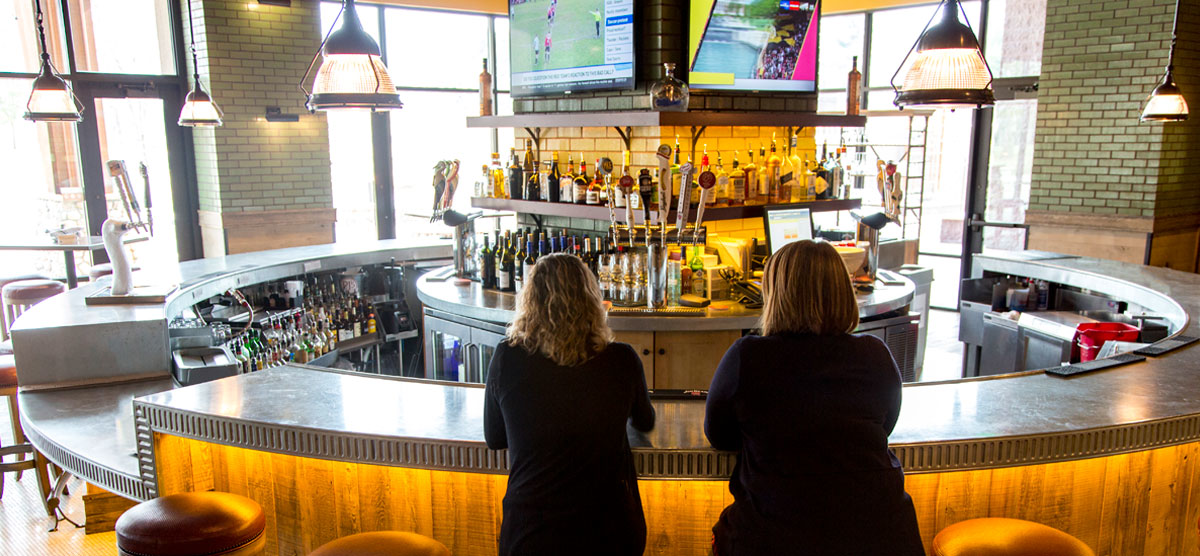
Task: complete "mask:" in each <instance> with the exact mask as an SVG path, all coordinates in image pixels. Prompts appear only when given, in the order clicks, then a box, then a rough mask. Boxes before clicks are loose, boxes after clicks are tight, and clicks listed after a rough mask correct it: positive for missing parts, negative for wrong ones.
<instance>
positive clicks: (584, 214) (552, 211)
mask: <svg viewBox="0 0 1200 556" xmlns="http://www.w3.org/2000/svg"><path fill="white" fill-rule="evenodd" d="M471 206H472V207H475V208H485V209H493V210H511V211H514V212H520V213H526V214H540V215H543V216H564V217H567V218H590V219H592V220H608V219H609V216H610V214H609V210H608V207H604V206H595V205H576V204H570V203H548V202H545V201H520V200H516V199H493V198H491V197H472V198H471ZM764 206H766V205H744V206H736V207H708V208H706V209H704V220H705V221H711V220H736V219H740V218H761V217H762V214H763V207H764ZM770 206H777V205H770ZM786 206H790V207H795V208H808V209H810V210H812V211H813V212H829V211H838V210H856V209H858V208H861V207H862V200H861V199H830V200H827V201H810V202H807V203H788V204H787V205H786ZM695 212H696V211H695V209H692V213H693V214H694V213H695ZM616 213H617V220H618V221H619V222H624V221H625V209H617V210H616ZM675 214H676V213H675V211H674V210H672V211H671V212H670V215H669V216H668V217H667V221H668V222H674V221H675ZM635 218H639V217H635ZM651 222H652V223H654V224H658V221H657V211H651Z"/></svg>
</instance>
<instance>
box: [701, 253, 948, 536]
mask: <svg viewBox="0 0 1200 556" xmlns="http://www.w3.org/2000/svg"><path fill="white" fill-rule="evenodd" d="M763 293H764V295H765V299H764V307H763V314H762V321H761V323H760V330H761V333H762V335H761V336H746V337H744V338H741V339H740V340H738V341H736V342H734V344H733V346H731V347H730V348H729V351H727V352H726V353H725V356H724V357H723V358H722V359H721V363H720V365H719V366H718V367H717V372H716V374H715V375H714V376H713V381H712V386H711V387H710V389H709V392H708V401H707V408H706V415H705V419H704V432H705V434H706V435H707V436H708V441H709V443H710V444H712V446H713V447H714V448H716V449H718V450H731V451H737V452H738V459H737V465H736V466H735V467H734V470H733V476H732V477H731V478H730V480H729V490H730V492H731V493H732V494H733V498H734V502H733V504H730V506H729V507H727V508H725V511H724V512H722V513H721V517H720V519H718V521H717V524H716V525H715V526H714V527H713V551H714V552H715V553H716V554H717V555H718V556H739V555H761V554H792V555H838V556H843V555H862V556H876V555H883V554H887V555H889V556H908V555H913V556H919V555H924V554H925V552H924V549H923V548H922V546H921V537H920V533H919V531H918V529H917V516H916V512H915V511H914V509H913V504H912V499H911V498H910V497H909V496H908V494H907V493H906V492H904V471H903V469H901V467H900V462H899V461H898V460H897V459H896V456H895V455H894V454H892V452H891V450H889V449H888V446H887V439H888V435H889V434H891V432H892V428H893V427H895V426H896V419H897V417H898V416H899V414H900V384H901V380H900V371H899V369H898V368H897V367H896V363H895V361H894V360H893V359H892V355H891V353H890V352H889V351H888V348H887V346H886V345H884V343H883V342H882V341H880V340H879V339H878V338H875V337H874V336H869V335H859V334H851V332H852V331H853V330H854V329H855V328H857V327H858V304H857V302H856V300H855V296H854V290H853V288H852V287H851V285H850V278H849V275H848V274H847V272H846V267H845V266H844V265H843V264H842V260H841V257H839V256H838V253H837V251H836V250H835V249H834V248H833V246H831V245H829V244H828V243H825V242H815V241H808V240H802V241H798V242H795V243H790V244H788V245H785V246H784V247H783V248H781V249H780V250H779V251H777V252H776V253H775V254H774V255H772V256H771V258H770V259H769V260H768V261H767V268H766V271H765V272H764V273H763Z"/></svg>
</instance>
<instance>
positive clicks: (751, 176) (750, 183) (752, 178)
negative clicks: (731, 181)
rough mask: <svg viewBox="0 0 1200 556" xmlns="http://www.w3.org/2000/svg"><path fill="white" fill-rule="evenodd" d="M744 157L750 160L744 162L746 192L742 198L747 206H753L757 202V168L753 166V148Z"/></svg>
mask: <svg viewBox="0 0 1200 556" xmlns="http://www.w3.org/2000/svg"><path fill="white" fill-rule="evenodd" d="M746 155H747V156H749V157H750V158H749V160H747V162H746V168H745V171H746V191H745V192H744V193H742V197H743V198H744V199H745V203H746V204H747V205H753V204H756V203H757V202H758V166H755V165H754V147H750V148H749V149H747V150H746Z"/></svg>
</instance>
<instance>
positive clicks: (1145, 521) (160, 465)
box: [154, 433, 1200, 556]
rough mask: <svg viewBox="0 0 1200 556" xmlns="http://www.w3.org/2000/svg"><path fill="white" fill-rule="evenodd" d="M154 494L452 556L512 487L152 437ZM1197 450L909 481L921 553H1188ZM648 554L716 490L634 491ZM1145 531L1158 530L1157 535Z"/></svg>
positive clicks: (474, 543) (704, 507)
mask: <svg viewBox="0 0 1200 556" xmlns="http://www.w3.org/2000/svg"><path fill="white" fill-rule="evenodd" d="M154 444H155V454H156V458H155V459H156V466H157V476H158V488H159V494H160V495H166V494H172V493H176V492H189V491H198V490H210V489H211V490H218V491H223V492H233V493H236V494H242V495H245V496H248V497H250V498H253V499H254V500H257V501H258V502H259V503H260V504H262V506H263V509H264V510H266V513H267V537H268V538H267V554H269V555H274V554H278V555H281V556H293V555H304V554H307V553H309V552H311V551H312V550H313V549H315V548H317V547H318V546H320V545H321V544H323V543H326V542H328V541H331V540H333V539H336V538H339V537H342V536H345V535H350V534H353V533H359V532H363V531H379V530H400V531H413V532H416V533H421V534H424V535H428V536H431V537H433V538H435V539H437V540H439V541H441V542H443V543H445V544H446V546H448V547H449V548H450V550H451V552H453V553H454V554H455V555H456V556H491V555H494V554H495V553H496V547H497V545H496V540H497V536H498V534H499V530H500V522H501V518H502V512H501V501H502V500H503V498H504V491H505V484H506V482H507V477H506V476H504V475H494V474H483V473H467V472H453V471H430V470H423V469H409V468H403V467H388V466H379V465H368V464H361V463H346V462H338V461H329V460H322V459H316V458H306V457H298V456H293V455H285V454H277V453H270V452H261V451H256V450H250V449H246V448H239V447H231V446H225V445H220V444H213V443H207V442H201V441H197V440H191V439H186V438H182V437H178V436H171V435H164V434H157V433H156V434H155V442H154ZM1198 457H1200V443H1190V444H1183V445H1178V446H1169V447H1165V448H1158V449H1153V450H1146V451H1140V452H1133V453H1128V454H1118V455H1112V456H1106V457H1098V458H1092V459H1085V460H1077V461H1067V462H1057V463H1048V464H1039V465H1028V466H1019V467H1005V468H999V469H984V470H973V471H955V472H947V473H927V474H915V475H909V476H908V477H907V479H906V488H907V490H908V492H909V494H910V495H911V496H912V498H913V503H914V504H915V506H916V509H917V518H918V522H919V523H920V527H921V538H922V540H923V541H924V543H925V546H926V549H928V547H929V544H930V542H931V541H932V539H933V536H934V535H935V534H936V533H937V532H938V531H940V530H941V529H943V528H945V527H946V526H948V525H951V524H953V523H956V522H959V521H962V520H966V519H972V518H977V517H1013V518H1019V519H1027V520H1031V521H1037V522H1039V523H1044V524H1046V525H1049V526H1052V527H1055V528H1058V529H1061V530H1063V531H1066V532H1068V533H1070V534H1072V535H1074V536H1076V537H1078V538H1080V539H1081V540H1083V542H1085V543H1087V545H1088V546H1090V547H1092V549H1094V550H1095V551H1096V554H1097V555H1099V556H1105V555H1121V556H1125V555H1135V554H1142V555H1147V556H1150V555H1155V556H1157V555H1162V556H1196V555H1197V554H1200V549H1198V542H1197V541H1198V537H1197V529H1196V522H1197V518H1198V517H1200V476H1197V469H1196V460H1197V458H1198ZM639 488H640V489H641V493H642V504H643V506H644V508H645V512H646V526H647V531H648V535H647V539H646V554H652V555H681V556H682V555H688V556H693V555H694V556H706V555H708V554H709V552H708V550H709V541H710V538H711V527H712V524H713V523H715V521H716V519H717V516H718V515H720V512H721V510H722V509H723V508H724V507H725V506H726V505H728V504H729V503H730V502H732V496H731V495H730V494H729V490H728V485H727V483H726V482H725V481H711V480H643V481H639ZM1149 524H1154V525H1153V526H1151V525H1149Z"/></svg>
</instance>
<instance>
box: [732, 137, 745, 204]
mask: <svg viewBox="0 0 1200 556" xmlns="http://www.w3.org/2000/svg"><path fill="white" fill-rule="evenodd" d="M744 204H746V171H745V170H743V169H741V168H738V158H737V151H733V169H732V170H730V171H729V205H730V206H734V207H738V206H742V205H744Z"/></svg>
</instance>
